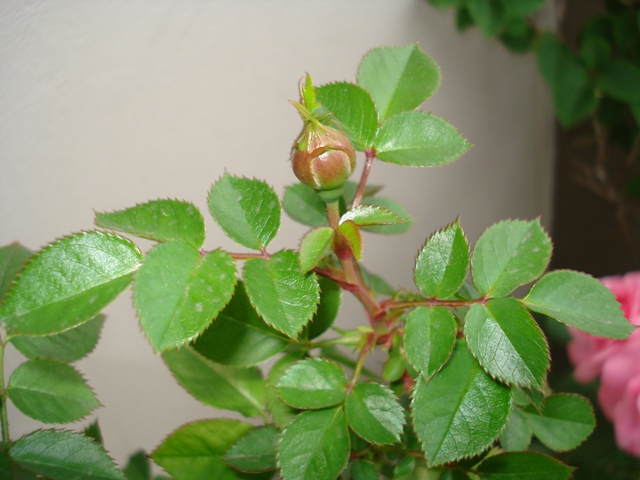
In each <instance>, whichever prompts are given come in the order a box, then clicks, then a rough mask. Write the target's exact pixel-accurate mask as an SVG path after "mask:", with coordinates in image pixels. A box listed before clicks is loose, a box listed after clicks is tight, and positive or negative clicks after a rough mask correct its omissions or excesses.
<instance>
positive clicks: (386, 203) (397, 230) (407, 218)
mask: <svg viewBox="0 0 640 480" xmlns="http://www.w3.org/2000/svg"><path fill="white" fill-rule="evenodd" d="M363 203H364V204H366V205H372V206H375V207H382V208H384V209H385V210H388V211H390V212H391V213H393V214H395V215H397V216H399V217H400V218H402V219H404V222H403V223H396V224H392V225H371V226H368V227H362V231H364V232H371V233H379V234H383V235H401V234H403V233H406V232H408V231H409V230H411V227H412V226H413V218H411V215H409V213H408V212H407V211H406V210H405V208H404V207H403V206H402V205H400V204H399V203H397V202H394V201H393V200H390V199H388V198H384V197H370V198H365V199H363Z"/></svg>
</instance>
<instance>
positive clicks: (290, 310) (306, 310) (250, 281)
mask: <svg viewBox="0 0 640 480" xmlns="http://www.w3.org/2000/svg"><path fill="white" fill-rule="evenodd" d="M244 281H245V287H246V289H247V294H248V295H249V299H250V300H251V303H252V304H253V306H254V307H255V309H256V311H257V312H258V313H259V314H260V316H261V317H262V318H263V320H264V321H265V322H267V324H269V325H271V326H272V327H273V328H275V329H276V330H279V331H281V332H283V333H284V334H285V335H287V336H289V337H291V338H296V337H297V336H298V333H300V331H301V330H302V328H303V327H304V326H305V325H306V324H307V322H308V321H309V320H310V319H311V317H312V316H313V314H314V313H315V311H316V308H317V307H316V304H317V303H318V301H319V299H320V296H319V287H318V280H317V279H316V276H315V274H313V273H307V274H303V273H301V272H300V264H299V263H298V255H297V254H296V253H295V252H294V251H292V250H282V251H280V252H278V253H276V254H274V255H272V256H271V258H270V259H269V260H265V259H262V258H252V259H251V260H249V261H248V262H247V263H246V264H245V267H244Z"/></svg>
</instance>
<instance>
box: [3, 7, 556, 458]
mask: <svg viewBox="0 0 640 480" xmlns="http://www.w3.org/2000/svg"><path fill="white" fill-rule="evenodd" d="M453 25H454V22H453V19H452V18H451V15H450V14H449V13H442V12H438V11H436V10H434V9H433V8H431V7H430V6H428V5H427V4H426V3H425V2H423V1H422V0H349V1H345V0H298V1H293V0H289V1H286V0H270V1H268V2H260V1H255V0H254V1H251V0H108V1H107V0H86V1H83V2H78V1H74V0H56V1H51V0H49V1H47V0H29V1H27V0H24V1H10V0H5V1H2V2H0V245H5V244H7V243H10V242H13V241H16V240H18V241H20V242H22V243H23V244H24V245H25V246H27V247H29V248H31V249H34V250H36V249H39V248H41V247H42V246H44V245H45V244H47V243H49V242H51V241H53V240H54V239H56V238H59V237H61V236H64V235H67V234H69V233H71V232H78V231H80V230H87V229H91V228H92V225H93V211H94V210H95V211H110V210H117V209H122V208H126V207H129V206H133V205H134V204H136V203H137V202H143V201H146V200H149V199H155V198H179V199H186V200H189V201H192V202H194V203H195V204H196V205H198V206H199V207H200V208H201V209H202V210H203V212H205V215H206V195H207V192H208V190H209V188H210V187H211V184H212V183H213V182H214V181H215V180H216V179H217V178H218V177H220V175H221V174H222V173H223V172H224V170H225V169H227V170H228V171H229V172H231V173H233V174H236V175H246V176H255V177H257V178H261V179H264V180H266V181H267V182H269V183H270V184H271V185H272V186H273V187H274V188H275V189H276V191H278V192H279V193H282V191H283V188H284V186H285V185H288V184H291V183H293V182H294V181H295V177H294V176H293V173H292V172H291V170H290V168H289V163H288V155H289V150H290V147H291V144H292V141H293V140H294V138H295V137H296V136H297V134H298V133H299V130H300V128H301V123H300V121H299V118H298V115H297V113H296V111H295V110H294V109H293V108H292V107H291V106H290V105H289V104H288V102H287V100H288V99H296V98H297V83H298V80H299V79H300V78H301V77H302V76H303V75H304V73H305V72H309V73H310V74H311V75H312V76H313V78H314V80H315V82H316V83H317V84H322V83H326V82H330V81H336V80H348V81H355V72H356V68H357V65H358V62H359V59H360V58H361V56H362V55H363V54H364V53H366V51H367V50H368V49H370V48H373V47H376V46H381V45H397V44H408V43H412V42H416V41H418V42H419V43H420V46H421V47H422V49H423V50H424V51H425V52H427V53H428V54H429V55H431V56H432V57H433V58H434V59H435V60H436V62H438V64H439V65H440V67H441V69H442V75H443V84H442V87H441V88H440V90H439V91H438V92H437V93H436V94H435V96H434V97H433V98H432V99H430V100H428V101H427V103H426V104H425V105H424V109H425V110H427V111H431V112H433V113H435V114H437V115H439V116H442V117H443V118H445V119H447V120H449V121H450V122H451V123H453V125H455V126H456V127H457V128H458V129H459V130H460V132H461V133H462V134H463V135H464V136H465V137H466V138H468V139H469V140H470V141H471V142H473V143H474V144H475V146H474V147H473V148H472V149H471V150H470V151H469V152H468V153H467V154H466V155H464V156H463V157H462V158H461V159H460V160H459V161H458V162H456V163H455V164H453V165H450V166H445V167H440V168H434V169H409V168H404V169H403V168H401V167H396V166H393V165H387V164H382V163H377V164H376V165H375V166H374V168H373V171H372V175H371V183H379V184H386V185H388V186H387V187H386V188H385V195H386V196H389V197H391V198H393V199H395V200H397V201H399V202H401V203H403V204H404V205H405V206H406V207H407V208H408V210H409V211H410V212H411V213H412V214H413V216H414V218H415V220H416V221H415V224H414V227H413V229H412V231H411V232H410V233H409V234H407V235H404V236H402V237H391V238H390V237H385V238H380V237H373V236H372V235H370V234H368V236H367V237H366V238H365V264H366V265H367V266H368V267H369V268H370V269H371V270H372V271H374V272H377V273H381V274H383V275H384V276H385V277H386V278H387V279H388V280H389V281H390V282H391V283H392V284H394V285H400V286H405V287H411V285H412V270H413V262H414V258H415V255H416V254H417V252H418V249H419V248H420V246H421V245H422V244H423V242H424V240H425V238H426V237H427V236H428V235H429V234H430V233H431V232H432V231H433V230H435V229H438V228H441V227H443V226H444V225H446V224H448V223H450V222H452V221H453V220H455V218H456V217H457V216H460V217H461V222H462V226H463V228H464V229H465V231H466V233H467V234H468V236H469V237H470V239H471V240H472V241H473V240H475V239H476V238H477V237H478V236H479V235H480V233H481V232H482V231H483V229H484V228H486V227H487V226H489V225H490V224H491V223H493V222H496V221H498V220H499V219H502V218H532V217H536V216H539V215H542V221H543V224H545V225H550V224H551V219H550V218H549V217H550V211H551V198H550V197H551V193H550V192H551V191H552V176H551V172H552V171H553V166H552V152H553V144H552V142H553V119H552V115H551V110H550V108H549V98H548V93H547V90H546V87H545V86H544V84H543V83H542V81H541V80H540V78H539V77H538V73H537V70H536V68H535V64H534V61H535V60H534V58H533V56H531V55H529V56H524V57H517V56H514V55H512V54H509V53H507V52H506V51H505V50H504V48H502V47H501V46H500V45H499V44H498V43H497V42H487V41H484V40H483V39H482V38H481V34H480V33H479V32H478V31H477V30H474V31H469V32H467V33H465V34H464V35H460V34H458V33H457V32H456V31H455V29H454V26H453ZM360 163H362V162H360ZM206 216H207V215H206ZM207 222H208V223H207V227H208V230H207V231H208V239H207V242H206V245H205V246H206V247H207V248H215V247H217V246H220V245H222V246H223V247H225V248H227V249H230V250H232V251H240V250H241V249H240V248H239V247H237V246H234V245H233V244H232V243H231V242H229V241H227V240H226V239H225V238H224V236H223V235H222V233H221V232H220V230H219V229H218V228H217V226H216V225H215V224H214V222H213V221H212V220H211V219H208V220H207ZM304 231H305V228H304V227H302V226H301V225H297V224H294V223H293V222H292V221H289V220H288V219H285V221H284V224H283V226H282V228H281V232H280V234H279V237H278V238H277V239H276V240H275V241H274V243H273V244H272V246H271V248H270V250H271V251H274V252H275V251H276V250H278V249H280V248H283V247H285V246H288V247H292V248H293V247H295V246H296V245H297V244H298V240H299V238H300V237H301V236H302V234H303V233H304ZM142 246H143V248H144V249H148V248H149V246H150V244H149V243H143V244H142ZM345 301H346V303H347V310H346V313H345V314H344V315H343V321H344V324H348V323H349V322H351V323H352V324H354V323H357V322H360V321H362V319H361V318H359V315H360V310H359V309H358V308H357V306H356V305H354V303H353V302H352V301H351V299H348V298H345ZM106 313H107V314H108V319H107V322H106V324H105V328H104V331H103V334H102V338H101V341H100V343H99V344H98V347H97V348H96V350H95V351H94V352H93V353H92V354H91V355H90V356H89V357H88V358H87V359H84V360H82V361H80V362H79V363H78V368H79V369H80V370H81V371H82V372H83V374H84V375H85V376H86V377H87V378H88V380H89V383H90V384H91V386H92V387H93V388H94V390H95V391H96V393H97V395H98V398H99V399H100V400H101V402H102V403H103V405H104V407H102V408H100V409H98V410H97V411H96V414H95V416H97V417H98V418H99V420H100V424H101V427H102V429H103V434H104V437H105V444H106V447H107V449H108V450H110V451H111V453H112V454H113V455H114V457H115V458H116V459H117V460H118V461H119V462H123V461H124V460H125V458H126V455H127V454H128V453H131V452H132V451H133V450H134V449H137V448H140V447H142V448H145V449H147V450H151V449H152V448H153V447H155V446H156V445H157V444H158V443H159V442H160V441H161V440H162V438H163V437H164V436H165V435H166V434H168V433H169V432H171V431H172V430H174V429H175V428H177V427H178V426H179V425H181V424H183V423H185V422H187V421H190V420H195V419H198V418H204V417H211V416H214V415H219V413H217V412H214V411H212V410H211V409H209V408H208V407H205V406H202V405H200V404H199V403H198V402H196V401H195V400H193V399H192V398H191V397H189V396H188V395H187V394H186V393H185V392H183V391H182V390H181V389H180V387H178V386H177V385H176V384H175V383H174V382H173V379H172V378H171V376H170V374H169V372H168V371H167V370H166V368H165V367H164V366H163V364H162V360H161V359H160V358H159V357H158V356H155V355H154V354H153V353H152V349H151V347H150V346H149V345H148V343H147V342H146V340H145V339H144V337H143V335H142V334H141V332H140V329H139V327H138V323H137V319H136V317H135V314H134V312H133V309H132V307H131V296H130V294H129V293H127V294H125V295H123V296H122V297H121V298H119V299H118V300H117V301H116V302H115V303H114V304H113V305H111V306H110V307H109V308H108V310H107V312H106ZM20 361H21V360H20V358H19V355H18V354H17V353H16V352H15V351H13V350H12V351H10V352H9V359H8V365H7V366H6V369H7V372H10V371H11V370H12V368H14V367H15V366H16V365H17V364H18V363H19V362H20ZM92 419H93V417H92V418H90V419H87V420H85V421H83V422H80V423H79V424H77V425H73V426H72V427H74V428H81V427H82V426H83V425H85V424H87V423H88V422H89V421H90V420H92ZM10 424H11V431H12V436H13V437H14V438H15V437H17V436H19V435H21V434H23V433H24V432H27V431H29V430H31V429H33V428H38V427H39V425H38V424H37V423H36V422H35V421H32V420H30V419H28V418H26V417H25V416H23V415H22V414H20V412H17V411H16V410H15V409H11V410H10Z"/></svg>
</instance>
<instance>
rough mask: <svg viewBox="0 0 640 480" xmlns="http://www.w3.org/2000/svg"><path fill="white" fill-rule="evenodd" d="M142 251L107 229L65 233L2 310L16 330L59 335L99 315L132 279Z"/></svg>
mask: <svg viewBox="0 0 640 480" xmlns="http://www.w3.org/2000/svg"><path fill="white" fill-rule="evenodd" d="M141 261H142V253H141V252H140V250H138V247H136V246H135V245H134V244H133V243H131V242H130V241H129V240H126V239H124V238H121V237H118V236H117V235H112V234H109V233H102V232H88V233H80V234H77V235H73V236H70V237H65V238H63V239H61V240H59V241H57V242H55V243H53V244H51V245H49V246H48V247H45V248H44V249H43V250H41V251H40V252H39V253H38V254H37V255H36V256H35V257H34V258H33V260H32V261H31V262H30V263H29V265H28V266H27V267H26V268H25V269H24V270H23V272H22V273H21V274H20V277H19V278H18V280H17V281H16V283H15V286H14V287H13V289H12V290H11V292H10V294H9V296H8V297H7V299H6V302H5V303H4V305H3V306H2V309H0V321H1V322H4V324H5V325H6V327H7V329H8V330H10V331H11V332H12V333H16V334H24V335H48V334H51V333H60V332H63V331H65V330H68V329H70V328H73V327H75V326H78V325H80V324H81V323H84V322H86V321H87V320H90V319H92V318H93V317H95V316H96V315H97V314H98V313H99V312H100V311H101V310H102V309H103V308H104V307H105V306H106V305H107V304H109V303H110V302H111V301H112V300H113V299H114V298H116V297H117V296H118V295H119V294H120V293H121V292H122V291H123V290H124V289H125V288H127V286H128V285H129V283H130V282H131V277H132V274H133V272H134V271H136V270H137V269H138V267H139V266H140V262H141Z"/></svg>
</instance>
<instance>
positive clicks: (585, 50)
mask: <svg viewBox="0 0 640 480" xmlns="http://www.w3.org/2000/svg"><path fill="white" fill-rule="evenodd" d="M580 56H581V57H582V60H584V63H586V65H587V66H588V67H589V68H590V69H602V68H604V67H605V66H606V65H607V63H609V60H610V59H611V47H610V46H609V43H607V41H606V40H605V39H604V38H603V37H602V36H601V35H599V34H592V35H588V36H586V37H583V39H582V42H581V46H580Z"/></svg>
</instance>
